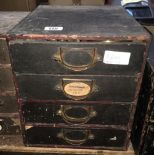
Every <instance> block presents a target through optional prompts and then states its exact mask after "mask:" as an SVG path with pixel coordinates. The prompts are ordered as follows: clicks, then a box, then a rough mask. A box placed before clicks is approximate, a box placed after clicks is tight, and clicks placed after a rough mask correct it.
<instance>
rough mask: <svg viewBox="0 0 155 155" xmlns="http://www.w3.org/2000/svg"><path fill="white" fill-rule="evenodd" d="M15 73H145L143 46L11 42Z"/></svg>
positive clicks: (133, 44) (130, 44)
mask: <svg viewBox="0 0 155 155" xmlns="http://www.w3.org/2000/svg"><path fill="white" fill-rule="evenodd" d="M10 52H11V56H12V62H13V66H14V71H15V72H17V73H38V74H79V73H80V74H83V75H85V74H86V75H91V74H93V75H103V74H104V75H108V74H109V75H135V74H136V73H139V72H141V68H142V64H143V59H144V58H143V56H144V52H145V46H144V44H142V43H134V42H125V43H124V42H123V43H117V42H116V43H115V42H112V43H86V42H81V43H74V42H67V43H66V42H64V43H63V42H49V41H41V42H39V41H38V42H36V41H32V40H31V41H20V40H19V41H18V40H16V41H11V42H10Z"/></svg>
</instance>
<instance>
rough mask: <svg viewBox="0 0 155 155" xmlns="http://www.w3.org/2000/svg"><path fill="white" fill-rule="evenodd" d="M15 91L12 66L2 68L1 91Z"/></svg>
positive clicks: (0, 70)
mask: <svg viewBox="0 0 155 155" xmlns="http://www.w3.org/2000/svg"><path fill="white" fill-rule="evenodd" d="M4 91H15V89H14V84H13V76H12V71H11V69H10V68H7V69H6V68H0V92H4Z"/></svg>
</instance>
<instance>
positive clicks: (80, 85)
mask: <svg viewBox="0 0 155 155" xmlns="http://www.w3.org/2000/svg"><path fill="white" fill-rule="evenodd" d="M64 91H65V93H66V94H68V95H71V96H76V97H80V96H86V95H88V94H89V93H90V91H91V88H90V86H89V85H88V84H86V83H84V82H71V83H68V84H66V85H65V86H64Z"/></svg>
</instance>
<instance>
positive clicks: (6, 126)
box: [0, 114, 20, 135]
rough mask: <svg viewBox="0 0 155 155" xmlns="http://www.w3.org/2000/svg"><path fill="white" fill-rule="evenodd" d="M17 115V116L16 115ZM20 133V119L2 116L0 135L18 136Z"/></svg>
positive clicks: (0, 119)
mask: <svg viewBox="0 0 155 155" xmlns="http://www.w3.org/2000/svg"><path fill="white" fill-rule="evenodd" d="M16 115H17V114H16ZM19 133H20V121H19V117H18V118H17V117H15V118H13V117H4V116H2V117H1V114H0V135H16V134H19Z"/></svg>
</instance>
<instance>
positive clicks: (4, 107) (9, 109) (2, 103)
mask: <svg viewBox="0 0 155 155" xmlns="http://www.w3.org/2000/svg"><path fill="white" fill-rule="evenodd" d="M17 111H18V107H17V103H16V97H15V96H0V113H16V112H17Z"/></svg>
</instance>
